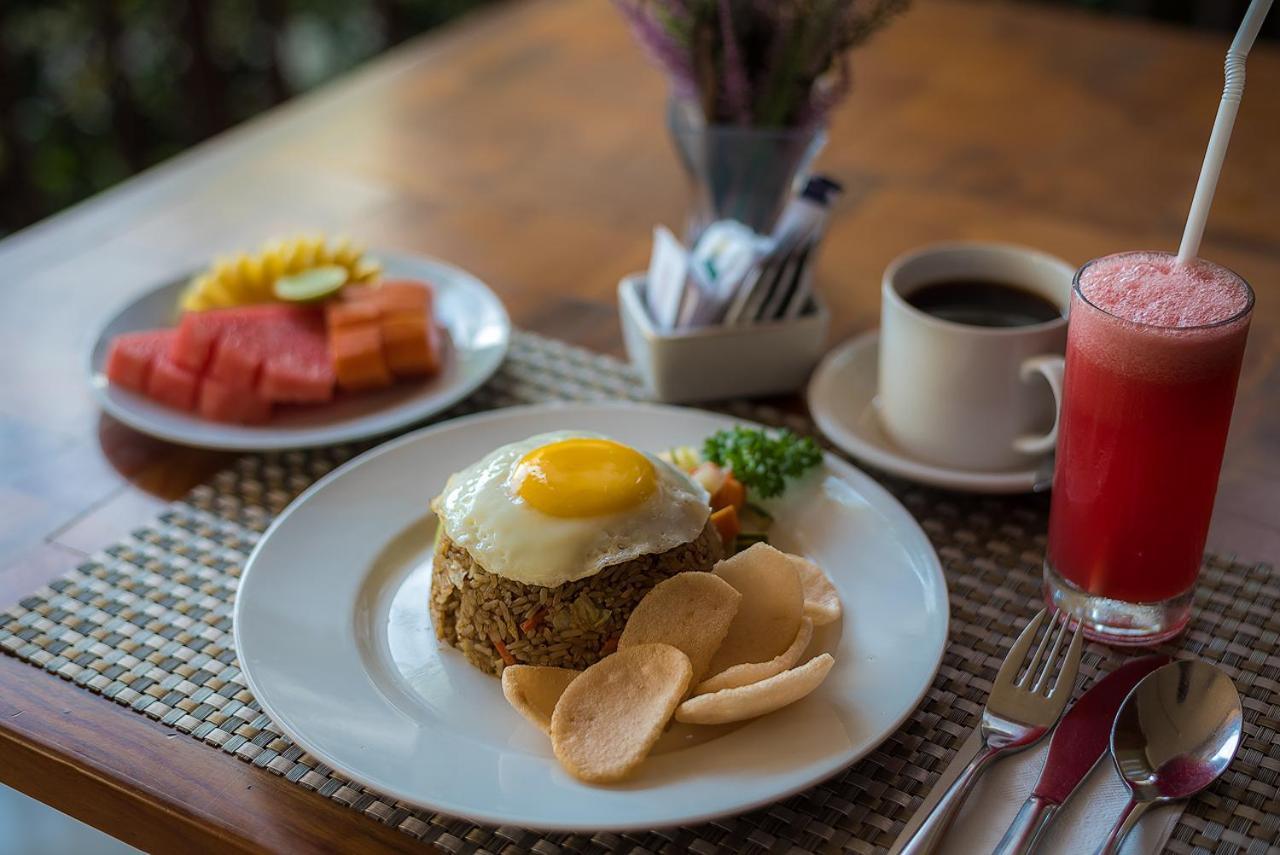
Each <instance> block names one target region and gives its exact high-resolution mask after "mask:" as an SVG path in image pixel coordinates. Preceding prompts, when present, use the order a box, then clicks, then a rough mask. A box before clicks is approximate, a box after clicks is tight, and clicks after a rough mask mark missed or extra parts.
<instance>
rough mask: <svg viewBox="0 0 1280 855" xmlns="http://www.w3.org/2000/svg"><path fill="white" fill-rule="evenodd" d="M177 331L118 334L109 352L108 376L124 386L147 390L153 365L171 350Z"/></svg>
mask: <svg viewBox="0 0 1280 855" xmlns="http://www.w3.org/2000/svg"><path fill="white" fill-rule="evenodd" d="M174 335H175V333H174V331H173V330H146V331H144V332H133V333H124V334H123V335H118V336H116V337H115V339H114V340H113V341H112V342H111V350H110V351H109V352H108V353H107V379H108V380H110V381H111V382H112V383H114V384H116V385H117V386H122V387H124V388H125V389H130V390H132V391H134V392H140V393H145V392H146V391H147V380H148V379H149V378H150V377H151V366H152V365H153V364H154V363H155V361H156V359H157V358H159V357H160V356H161V355H163V354H165V353H168V351H169V348H170V346H171V345H172V344H173V339H174Z"/></svg>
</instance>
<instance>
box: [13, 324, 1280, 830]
mask: <svg viewBox="0 0 1280 855" xmlns="http://www.w3.org/2000/svg"><path fill="white" fill-rule="evenodd" d="M643 397H644V392H643V389H642V387H641V386H640V384H639V382H638V381H637V379H636V377H635V376H634V375H633V374H632V372H631V371H630V369H628V368H627V367H626V366H625V365H623V364H622V363H620V362H618V361H617V360H615V359H611V358H609V357H603V356H600V355H597V354H593V353H590V352H588V351H584V350H580V349H576V348H571V347H569V346H567V345H564V344H562V343H559V342H555V341H552V340H549V339H544V338H540V337H537V336H533V335H530V334H524V333H521V334H517V335H516V336H515V338H514V341H513V346H512V348H511V353H510V356H509V358H508V359H507V361H506V363H505V364H504V365H503V367H502V369H501V370H500V372H499V373H498V374H497V375H496V376H495V377H494V378H493V380H492V381H491V382H490V383H489V384H487V385H486V386H485V387H484V389H482V390H481V391H480V392H478V393H477V394H476V395H475V396H473V397H472V398H471V399H469V400H468V401H467V402H466V403H465V404H463V405H461V406H460V407H458V408H457V409H455V410H454V411H453V412H451V413H449V414H448V416H456V415H459V414H461V413H464V412H472V411H476V410H481V409H490V408H494V407H500V406H509V405H512V404H519V403H532V402H539V401H548V400H576V401H583V400H600V399H618V398H629V399H642V398H643ZM729 409H730V410H732V411H734V412H736V413H738V414H740V415H743V416H747V417H751V418H755V419H758V420H761V421H765V422H769V423H775V424H777V423H786V424H787V425H788V426H789V427H792V428H793V429H796V430H801V431H809V430H811V425H810V424H809V423H808V422H807V421H806V420H804V419H803V418H799V417H796V416H794V415H791V416H788V415H785V414H783V413H780V412H778V411H775V410H770V409H767V408H761V407H754V406H750V405H746V404H742V405H737V406H733V407H730V408H729ZM361 450H363V447H362V446H359V445H352V446H338V447H331V448H323V449H314V450H309V451H296V452H286V453H277V454H253V455H249V456H246V457H243V458H241V459H240V460H239V461H238V462H237V463H236V464H235V465H234V466H233V467H232V468H231V469H229V470H227V471H225V472H223V473H221V474H220V475H218V476H217V477H216V478H214V479H213V481H212V482H211V483H209V484H207V485H205V486H201V487H199V488H197V489H196V490H194V491H192V493H191V494H190V495H189V496H188V497H187V498H186V499H185V500H184V501H181V502H177V503H175V504H174V505H172V506H171V507H170V509H169V510H168V511H166V512H165V513H164V514H162V515H161V516H160V517H159V518H158V519H157V520H156V521H155V522H154V523H152V524H151V525H149V526H147V527H146V528H143V529H139V530H138V531H135V532H133V533H132V534H131V535H130V536H129V537H127V538H125V539H123V540H121V541H120V542H118V543H116V544H114V545H112V546H110V547H108V548H106V549H105V550H103V551H102V552H101V553H99V554H98V555H96V556H94V557H93V558H92V559H91V560H90V561H88V562H87V563H85V564H84V565H82V566H81V567H80V568H78V569H77V570H75V571H74V572H72V573H70V574H68V575H66V576H64V577H63V578H61V579H59V580H58V581H56V582H54V583H52V584H51V585H49V586H47V587H45V588H41V589H40V590H39V591H36V592H35V593H33V594H32V595H31V596H29V597H27V598H26V599H24V600H22V602H21V603H19V604H18V605H17V606H15V607H13V608H11V609H9V610H7V611H5V612H0V648H3V649H4V650H5V651H6V652H8V653H10V654H12V655H14V656H17V657H19V658H20V659H23V660H25V661H27V662H29V663H31V664H32V665H35V666H37V667H40V668H43V669H45V670H46V671H48V672H50V673H51V674H56V675H58V676H59V677H62V678H64V679H66V680H70V681H72V682H74V683H76V684H78V685H80V686H83V687H84V688H86V689H88V690H90V691H93V692H96V693H98V694H101V695H103V696H104V697H107V698H110V699H111V700H113V701H115V702H116V703H119V704H125V705H128V706H130V707H131V708H133V709H134V710H136V711H138V712H139V713H141V714H143V715H147V716H150V717H151V718H154V719H156V720H159V721H161V722H163V723H165V724H167V725H169V726H171V727H173V728H176V729H177V730H179V731H181V732H183V733H186V734H189V735H190V736H192V737H194V738H196V739H200V740H202V741H204V742H206V743H208V744H209V745H211V746H215V747H216V748H219V749H221V750H222V751H225V752H226V753H228V754H231V755H233V756H235V757H238V758H240V759H241V760H244V761H247V762H251V763H253V764H255V765H257V766H261V767H264V768H266V769H269V770H271V771H273V772H275V773H277V774H280V775H283V776H284V777H286V778H288V779H289V780H290V781H294V782H295V783H297V784H299V785H300V786H303V787H306V788H308V789H311V790H315V791H316V792H318V793H320V794H321V795H323V796H326V797H328V798H331V799H334V800H336V801H339V802H341V803H342V804H344V805H347V806H349V807H351V808H353V809H355V810H359V811H361V812H363V813H364V814H365V815H367V816H369V817H370V818H372V819H374V820H376V821H378V822H382V823H386V824H388V825H393V826H395V827H397V828H399V829H400V830H402V831H404V832H405V833H407V834H410V835H412V836H414V837H417V838H419V839H422V840H424V841H428V842H430V843H432V844H435V845H437V846H439V847H441V848H443V849H445V850H447V851H450V852H481V851H488V852H509V851H533V852H537V853H542V855H554V853H561V852H597V851H599V852H662V853H667V852H671V853H674V852H695V853H700V855H711V853H719V852H740V851H749V852H750V851H755V852H778V851H783V852H786V851H824V852H826V851H830V852H836V851H847V852H873V851H880V850H883V849H884V848H886V847H887V846H888V845H889V844H890V843H891V842H892V841H893V840H894V838H895V836H896V835H897V833H898V831H899V830H900V829H901V828H902V825H903V824H904V823H905V822H906V820H907V819H908V818H909V817H910V816H911V814H912V813H913V812H914V810H915V809H916V807H917V806H918V805H919V803H920V801H921V799H922V798H923V796H924V794H925V793H926V792H928V791H929V789H930V788H931V786H932V785H933V782H934V781H935V780H936V778H937V776H938V775H939V774H940V773H941V772H942V770H943V769H945V768H946V766H947V764H948V762H949V761H950V759H951V757H952V755H953V754H954V752H955V751H956V749H957V748H958V747H959V746H960V744H961V743H962V742H963V741H964V738H965V736H966V735H967V734H968V732H969V731H970V729H972V728H973V726H974V724H975V723H976V721H977V719H978V716H979V715H980V713H981V710H982V707H983V705H984V703H985V699H986V696H987V693H988V691H989V690H990V688H991V681H992V680H993V679H994V677H995V673H996V671H997V670H998V668H999V665H1000V663H1001V661H1002V660H1003V658H1004V654H1005V652H1006V651H1007V649H1008V645H1009V644H1010V642H1011V640H1012V639H1013V638H1014V637H1015V636H1016V635H1017V631H1018V629H1019V628H1020V626H1021V625H1022V623H1023V622H1025V620H1026V619H1027V618H1028V617H1029V616H1030V615H1031V614H1032V613H1033V612H1034V611H1035V609H1036V602H1037V598H1038V595H1039V589H1040V561H1041V556H1042V555H1043V552H1044V534H1043V533H1044V531H1045V528H1046V510H1047V508H1048V503H1047V499H1045V498H1043V497H1011V498H991V497H974V496H961V495H956V494H949V493H942V492H938V491H934V490H930V489H927V488H923V487H919V486H916V485H911V484H907V483H905V482H900V481H897V480H894V479H890V478H882V480H883V481H884V483H885V484H886V486H888V487H889V489H891V490H892V491H893V492H894V494H895V495H897V497H898V498H899V499H900V500H901V501H902V502H903V504H904V505H906V507H907V509H908V510H910V511H911V513H912V514H913V515H914V516H915V517H916V519H918V520H919V521H920V523H921V525H922V526H923V527H924V530H925V531H926V532H927V533H928V535H929V537H930V539H931V540H932V541H933V544H934V546H935V547H936V548H937V550H938V553H939V555H941V557H942V563H943V566H944V568H945V570H946V575H947V582H948V584H949V586H950V593H951V634H950V639H949V643H948V645H947V650H946V653H945V655H944V657H943V660H942V665H941V667H940V669H939V671H938V675H937V677H936V679H935V680H934V682H933V686H932V687H931V688H930V689H929V692H928V694H927V696H926V697H925V699H924V701H923V702H922V703H921V705H920V707H919V709H917V710H916V712H915V713H914V715H912V717H911V718H910V720H908V721H907V723H906V724H905V725H903V726H902V727H901V728H900V729H899V730H898V731H897V732H896V733H894V734H893V735H892V736H891V737H889V739H888V740H886V741H885V743H884V744H883V745H881V746H880V747H879V748H878V749H877V750H876V751H874V752H872V753H871V754H870V755H869V756H868V757H866V758H865V759H864V760H862V761H861V762H859V763H857V764H855V765H853V766H851V767H850V768H849V769H847V770H846V771H845V772H843V773H842V774H840V775H839V776H837V777H835V778H833V779H832V780H830V781H827V782H826V783H824V784H821V785H819V786H817V787H814V788H813V789H811V790H809V791H807V792H805V793H802V794H800V795H798V796H795V797H793V798H790V799H787V800H785V801H782V802H779V803H777V804H775V805H773V806H771V807H768V808H764V809H761V810H756V811H753V812H751V813H748V814H744V815H741V816H737V817H732V818H728V819H724V820H721V821H718V822H712V823H707V824H704V825H700V826H696V827H691V828H680V829H672V830H668V831H657V832H647V833H637V834H611V833H607V834H606V833H602V834H594V835H584V834H544V833H540V832H531V831H526V830H522V829H519V828H509V827H500V828H490V827H481V826H476V825H474V824H473V823H471V822H469V821H466V820H461V819H457V818H454V817H449V816H443V815H439V814H433V813H430V812H426V811H420V810H416V809H413V808H411V807H409V806H407V805H404V804H402V803H399V802H396V801H395V800H392V799H389V798H386V797H383V796H380V795H379V794H377V793H375V792H371V791H369V790H366V789H365V788H363V787H360V786H358V785H356V784H353V783H351V782H349V781H348V780H346V779H345V778H343V777H342V776H341V775H338V774H336V773H334V772H333V771H332V770H330V769H328V768H326V767H325V766H324V765H322V764H320V763H319V762H318V761H316V760H314V759H312V758H311V757H309V756H307V755H306V754H305V753H304V752H303V751H302V750H301V749H300V748H298V747H297V746H296V745H294V744H293V743H292V742H291V741H290V740H289V739H287V738H285V737H284V736H282V735H281V734H280V733H279V731H277V730H276V729H275V728H274V726H273V725H272V723H271V722H270V721H269V720H268V719H267V717H266V716H265V715H264V714H263V713H262V712H261V710H260V709H259V708H258V706H257V704H256V703H255V702H254V699H253V696H252V695H251V694H250V692H249V690H248V689H247V688H246V687H245V685H244V682H243V679H242V677H241V674H240V670H239V667H238V666H237V662H236V657H235V650H234V648H233V641H232V633H231V611H232V603H233V600H234V597H235V591H236V586H237V583H238V580H239V577H240V568H241V567H242V566H243V563H244V560H245V558H246V557H247V556H248V554H249V551H250V550H251V549H252V547H253V545H254V543H255V542H256V540H257V538H258V537H259V535H261V533H262V532H263V531H264V530H265V529H266V527H267V525H268V524H269V523H270V521H271V519H272V518H273V517H274V516H275V515H276V514H277V513H279V512H280V510H281V509H283V508H284V506H285V505H286V504H288V503H289V501H290V500H291V499H292V498H293V497H294V496H296V495H297V494H298V493H299V492H301V491H302V490H303V489H305V488H306V487H307V486H308V485H309V484H311V483H313V482H314V481H315V480H316V479H317V478H319V477H320V476H322V475H323V474H325V473H326V472H328V471H329V470H331V469H332V468H333V467H335V466H337V465H338V464H340V463H342V462H343V461H345V460H347V459H349V458H350V457H352V456H353V455H354V454H357V453H359V452H360V451H361ZM1195 616H1196V617H1195V621H1194V623H1193V624H1192V626H1191V627H1190V629H1189V631H1188V632H1187V633H1186V635H1185V636H1184V637H1183V638H1182V639H1180V640H1179V641H1178V642H1177V643H1176V644H1175V645H1173V646H1170V647H1169V648H1167V650H1168V652H1171V653H1177V654H1180V655H1194V656H1200V657H1203V658H1205V659H1208V660H1211V661H1214V662H1217V663H1218V664H1220V665H1221V666H1222V667H1223V668H1225V669H1226V670H1227V672H1228V673H1229V674H1230V675H1231V676H1232V678H1233V679H1234V680H1235V682H1236V685H1237V686H1238V687H1239V688H1240V691H1241V694H1242V695H1244V697H1245V702H1244V703H1245V714H1244V717H1245V741H1244V745H1243V747H1242V749H1241V751H1240V755H1239V757H1238V758H1237V760H1236V762H1235V763H1234V764H1233V765H1232V767H1231V769H1230V770H1229V771H1228V773H1227V774H1226V775H1225V776H1224V777H1223V778H1222V779H1221V780H1220V781H1218V782H1217V783H1216V784H1215V785H1214V786H1213V787H1212V788H1211V789H1210V790H1209V791H1208V792H1207V793H1206V794H1204V795H1202V796H1201V797H1199V798H1197V799H1195V800H1194V801H1193V802H1192V803H1191V804H1190V806H1189V807H1188V809H1187V810H1186V811H1185V812H1184V813H1183V815H1182V818H1181V820H1180V821H1179V823H1178V825H1177V827H1176V829H1175V831H1174V834H1173V837H1172V839H1171V840H1170V842H1169V847H1168V848H1169V849H1170V850H1171V851H1173V852H1179V853H1184V852H1227V851H1236V850H1242V851H1248V852H1250V853H1254V852H1266V851H1269V850H1274V849H1280V790H1278V788H1277V784H1278V782H1280V734H1278V733H1277V731H1280V581H1277V580H1276V579H1275V578H1274V577H1273V576H1272V574H1271V572H1270V568H1268V567H1267V566H1266V565H1260V564H1259V565H1246V564H1241V563H1237V562H1234V561H1231V560H1229V559H1226V558H1219V557H1210V558H1208V559H1207V560H1206V565H1205V572H1204V575H1203V577H1202V580H1201V583H1200V586H1199V589H1198V592H1197V595H1196V607H1195ZM1122 659H1123V657H1122V656H1119V655H1117V654H1114V653H1112V652H1111V651H1108V650H1107V649H1105V648H1102V647H1100V646H1096V645H1094V646H1090V648H1089V649H1088V653H1087V655H1086V657H1085V661H1084V664H1083V667H1082V670H1083V671H1084V672H1085V673H1084V679H1085V680H1091V679H1092V678H1094V677H1095V676H1097V675H1098V674H1100V673H1103V672H1105V671H1107V670H1109V669H1111V668H1112V667H1114V666H1115V665H1116V664H1118V663H1119V662H1120V661H1122Z"/></svg>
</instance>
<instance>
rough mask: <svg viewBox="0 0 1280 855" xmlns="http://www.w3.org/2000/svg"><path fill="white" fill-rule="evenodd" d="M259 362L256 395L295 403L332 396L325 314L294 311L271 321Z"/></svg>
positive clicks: (333, 374)
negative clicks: (272, 322)
mask: <svg viewBox="0 0 1280 855" xmlns="http://www.w3.org/2000/svg"><path fill="white" fill-rule="evenodd" d="M267 340H268V348H267V355H266V358H265V359H264V360H263V364H262V377H261V379H260V380H259V383H258V394H259V395H260V396H261V397H263V398H265V399H266V400H268V401H281V402H287V403H294V404H313V403H323V402H325V401H330V400H332V399H333V387H334V384H335V383H336V382H337V376H336V375H335V373H334V366H333V364H332V362H331V360H330V357H329V342H328V337H327V336H326V335H325V328H324V316H323V315H322V314H321V313H320V312H319V311H314V310H307V311H304V312H293V313H291V314H290V315H289V316H287V317H283V318H281V319H279V320H278V321H277V322H276V323H275V324H273V325H272V326H271V328H270V330H269V331H268V334H267Z"/></svg>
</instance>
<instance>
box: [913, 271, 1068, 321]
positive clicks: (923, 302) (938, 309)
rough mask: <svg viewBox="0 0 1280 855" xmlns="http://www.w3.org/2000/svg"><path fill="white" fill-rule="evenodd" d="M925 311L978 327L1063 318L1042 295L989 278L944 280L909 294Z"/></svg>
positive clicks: (920, 308) (919, 307)
mask: <svg viewBox="0 0 1280 855" xmlns="http://www.w3.org/2000/svg"><path fill="white" fill-rule="evenodd" d="M907 302H908V303H910V304H911V305H913V306H915V307H916V308H917V309H919V310H920V311H922V312H925V313H927V314H930V315H933V316H934V317H935V318H941V319H943V320H944V321H952V322H954V323H957V324H969V325H971V326H975V327H1025V326H1028V325H1030V324H1042V323H1044V322H1045V321H1052V320H1054V319H1056V318H1060V317H1062V310H1061V309H1059V308H1058V307H1057V306H1056V305H1055V304H1054V303H1053V302H1052V301H1051V300H1048V299H1046V298H1044V297H1041V296H1040V295H1039V294H1035V293H1032V292H1031V291H1028V290H1026V289H1025V288H1021V287H1019V286H1017V285H1009V284H1007V283H1004V282H993V281H991V280H988V279H944V280H942V281H940V282H930V283H929V284H928V285H924V286H922V287H920V288H917V289H916V290H915V291H913V292H911V293H910V294H908V295H907Z"/></svg>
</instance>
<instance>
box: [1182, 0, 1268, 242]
mask: <svg viewBox="0 0 1280 855" xmlns="http://www.w3.org/2000/svg"><path fill="white" fill-rule="evenodd" d="M1270 8H1271V0H1253V2H1252V3H1250V4H1249V10H1248V11H1247V12H1245V13H1244V20H1243V21H1241V22H1240V29H1239V30H1237V31H1236V37H1235V39H1234V40H1233V41H1232V42H1231V47H1230V48H1228V50H1227V62H1226V75H1227V82H1226V85H1225V86H1223V87H1222V102H1221V103H1220V104H1218V117H1217V118H1216V119H1214V122H1213V133H1212V134H1210V135H1209V148H1208V150H1207V151H1206V152H1205V153H1204V164H1203V165H1202V166H1201V167H1200V181H1199V182H1198V183H1197V184H1196V195H1195V196H1194V197H1193V198H1192V199H1191V212H1190V213H1189V214H1187V227H1186V228H1185V229H1184V230H1183V232H1182V246H1181V247H1179V248H1178V261H1179V263H1186V262H1188V261H1190V260H1191V259H1193V258H1195V257H1196V253H1197V252H1199V251H1200V239H1201V238H1202V237H1204V224H1205V221H1206V220H1208V219H1209V206H1210V205H1212V204H1213V191H1214V190H1215V189H1217V187H1218V173H1220V172H1222V161H1223V160H1225V159H1226V156H1227V143H1229V142H1230V141H1231V128H1232V126H1233V125H1234V124H1235V123H1236V113H1237V112H1238V111H1239V109H1240V96H1241V95H1243V94H1244V59H1245V57H1246V56H1248V55H1249V48H1251V47H1253V42H1254V39H1256V38H1257V37H1258V30H1260V29H1262V19H1263V18H1265V17H1267V10H1269V9H1270Z"/></svg>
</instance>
